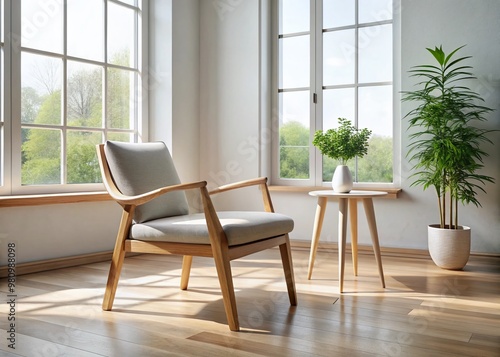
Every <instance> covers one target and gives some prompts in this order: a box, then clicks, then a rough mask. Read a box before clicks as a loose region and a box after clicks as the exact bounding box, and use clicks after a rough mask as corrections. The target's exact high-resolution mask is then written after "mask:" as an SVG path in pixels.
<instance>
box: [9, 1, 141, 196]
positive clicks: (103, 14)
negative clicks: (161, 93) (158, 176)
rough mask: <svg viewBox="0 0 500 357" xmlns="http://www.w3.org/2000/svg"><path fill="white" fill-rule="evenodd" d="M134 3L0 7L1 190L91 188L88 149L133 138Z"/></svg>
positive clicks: (137, 65)
mask: <svg viewBox="0 0 500 357" xmlns="http://www.w3.org/2000/svg"><path fill="white" fill-rule="evenodd" d="M4 3H5V6H4ZM141 3H142V0H123V1H118V0H2V16H1V18H2V20H4V19H5V22H6V24H7V26H5V31H6V33H9V36H6V38H5V46H4V41H3V40H4V39H3V32H2V59H3V53H4V47H5V51H6V52H7V53H8V57H9V63H6V64H5V65H4V61H3V60H2V74H3V73H10V76H9V78H6V79H5V81H3V80H2V84H3V83H5V85H6V86H8V87H9V88H10V92H11V93H12V96H11V98H10V99H8V100H7V101H6V108H5V111H4V110H2V114H4V113H6V115H5V118H8V119H7V120H10V122H9V123H7V122H5V123H4V122H3V119H4V117H3V116H2V124H1V125H2V126H1V127H0V128H1V129H2V134H3V136H2V138H5V140H1V144H2V145H1V147H2V149H1V150H2V153H3V155H4V157H5V159H4V160H2V169H1V171H0V172H1V173H2V177H3V180H2V183H3V187H2V188H3V191H4V192H9V191H10V192H11V193H29V192H52V191H68V190H69V191H74V190H89V189H92V188H93V187H95V188H98V187H99V186H98V185H97V184H98V183H100V182H101V175H100V171H99V167H98V163H97V157H96V149H95V145H96V144H99V143H102V142H103V141H105V140H107V139H109V140H120V141H128V142H135V141H138V140H139V139H140V135H141V128H142V110H143V107H142V102H143V98H142V96H143V94H142V91H141V90H140V88H141V87H142V86H141V73H142V68H141V66H142V63H143V51H142V41H141V39H142V29H143V24H144V22H145V21H144V19H143V16H142V5H141ZM4 8H5V11H3V10H4ZM2 27H4V26H2ZM4 68H5V69H4ZM2 79H3V77H2ZM3 92H4V91H2V93H3ZM2 98H3V95H2ZM7 124H8V125H7Z"/></svg>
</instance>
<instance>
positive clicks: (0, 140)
mask: <svg viewBox="0 0 500 357" xmlns="http://www.w3.org/2000/svg"><path fill="white" fill-rule="evenodd" d="M2 6H3V1H2ZM2 10H3V8H2ZM2 14H3V11H2ZM0 26H1V21H0ZM3 57H4V54H3V43H2V48H1V49H0V186H3V185H4V167H3V166H4V162H5V160H4V145H5V144H4V143H5V141H4V99H3V97H4V95H3V93H4V85H3V82H4V81H3V76H4V59H3Z"/></svg>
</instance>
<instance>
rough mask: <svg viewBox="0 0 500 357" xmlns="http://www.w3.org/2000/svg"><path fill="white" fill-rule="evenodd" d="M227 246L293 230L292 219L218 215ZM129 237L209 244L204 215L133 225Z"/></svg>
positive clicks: (261, 214) (233, 213)
mask: <svg viewBox="0 0 500 357" xmlns="http://www.w3.org/2000/svg"><path fill="white" fill-rule="evenodd" d="M217 215H218V216H219V219H220V222H221V225H222V228H223V229H224V232H225V233H226V236H227V239H228V243H229V246H234V245H240V244H245V243H250V242H254V241H258V240H261V239H264V238H270V237H275V236H279V235H283V234H286V233H289V232H291V231H292V230H293V220H292V219H291V218H290V217H287V216H285V215H282V214H279V213H270V212H245V211H221V212H217ZM130 238H132V239H138V240H148V241H163V242H177V243H195V244H210V239H209V237H208V228H207V224H206V221H205V215H204V214H203V213H196V214H190V215H186V216H178V217H169V218H161V219H157V220H154V221H149V222H145V223H142V224H134V225H132V228H131V230H130Z"/></svg>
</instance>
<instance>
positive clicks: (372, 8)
mask: <svg viewBox="0 0 500 357" xmlns="http://www.w3.org/2000/svg"><path fill="white" fill-rule="evenodd" d="M358 1H359V5H358V6H359V10H358V12H359V14H358V16H359V23H360V24H362V23H367V22H375V21H384V20H390V19H392V1H390V0H358Z"/></svg>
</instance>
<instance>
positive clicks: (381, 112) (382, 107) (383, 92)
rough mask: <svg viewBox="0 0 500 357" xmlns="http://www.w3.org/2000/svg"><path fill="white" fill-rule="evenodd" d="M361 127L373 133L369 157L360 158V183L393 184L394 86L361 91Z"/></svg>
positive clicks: (362, 88)
mask: <svg viewBox="0 0 500 357" xmlns="http://www.w3.org/2000/svg"><path fill="white" fill-rule="evenodd" d="M358 110H359V127H360V128H368V129H370V130H372V136H371V137H370V142H369V147H368V154H367V155H366V156H365V157H363V158H361V159H358V181H360V182H392V180H393V176H392V166H393V165H392V164H393V162H392V157H393V139H392V132H393V130H392V127H393V123H392V121H393V114H392V86H391V85H387V86H377V87H361V88H359V109H358Z"/></svg>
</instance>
